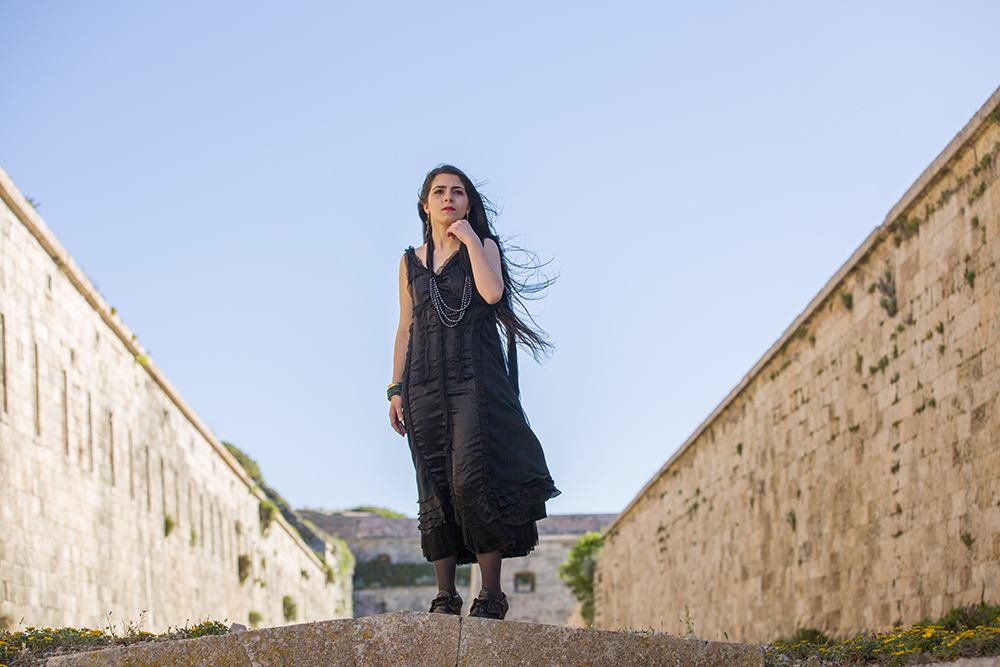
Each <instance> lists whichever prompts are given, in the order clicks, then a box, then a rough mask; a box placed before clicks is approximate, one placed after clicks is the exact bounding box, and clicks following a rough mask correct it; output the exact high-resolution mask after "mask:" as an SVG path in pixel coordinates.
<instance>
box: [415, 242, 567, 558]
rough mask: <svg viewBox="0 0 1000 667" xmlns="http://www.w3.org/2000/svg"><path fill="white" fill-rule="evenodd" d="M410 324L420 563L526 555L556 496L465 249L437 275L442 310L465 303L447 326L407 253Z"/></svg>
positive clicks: (420, 268)
mask: <svg viewBox="0 0 1000 667" xmlns="http://www.w3.org/2000/svg"><path fill="white" fill-rule="evenodd" d="M405 257H406V267H407V281H408V285H409V288H410V295H411V297H412V298H413V323H412V324H411V325H410V342H409V346H408V348H407V351H406V366H405V369H404V371H403V387H402V391H403V394H402V399H403V415H404V420H405V423H406V435H407V440H408V442H409V445H410V453H411V454H412V456H413V466H414V469H415V471H416V476H417V490H418V493H419V500H418V502H419V527H420V536H421V539H420V543H421V548H422V550H423V554H424V557H425V558H426V559H427V560H429V561H436V560H440V559H442V558H447V557H449V556H457V558H458V563H459V564H464V563H473V562H475V560H476V556H475V555H476V554H477V553H491V552H493V551H500V552H501V555H502V557H503V558H512V557H517V556H526V555H527V554H528V553H529V552H530V551H531V550H532V549H533V548H534V547H535V545H537V544H538V531H537V529H536V527H535V522H536V521H537V520H539V519H543V518H545V501H546V500H548V499H550V498H554V497H555V496H557V495H559V490H558V489H556V487H555V484H554V483H553V481H552V477H551V476H550V475H549V470H548V467H547V466H546V464H545V456H544V454H543V453H542V447H541V444H540V443H539V442H538V438H536V437H535V434H534V433H533V432H532V431H531V428H530V427H529V426H528V422H527V419H526V418H525V415H524V411H523V410H522V409H521V404H520V400H519V397H518V393H517V389H516V386H517V381H516V379H515V378H512V377H511V374H510V373H509V372H508V368H507V363H506V361H505V359H504V354H503V348H502V347H501V344H500V335H499V331H498V329H497V320H496V315H495V312H494V311H495V308H494V306H492V305H490V304H488V303H487V302H486V301H485V300H484V299H483V298H482V297H481V296H480V295H479V291H478V290H477V289H476V287H475V281H474V279H473V277H472V270H471V264H470V262H469V258H468V250H467V249H466V247H465V246H464V245H463V246H462V247H461V248H460V250H459V251H458V252H456V253H455V254H454V255H452V256H451V257H450V258H449V259H448V261H446V262H445V264H444V266H443V267H442V268H441V271H440V273H439V274H438V275H437V276H436V282H437V286H438V290H439V293H440V294H441V296H442V298H443V300H444V302H445V304H447V305H448V306H450V307H452V308H458V307H459V306H460V305H461V303H462V296H463V292H464V290H465V279H466V276H468V277H469V279H470V282H471V283H472V299H471V301H470V303H469V306H468V308H467V309H466V311H465V315H464V316H463V317H462V319H461V321H460V322H459V323H458V324H457V325H456V326H454V327H449V326H445V325H444V323H443V322H442V320H441V318H440V316H439V315H438V311H437V309H436V308H435V307H434V304H433V303H432V301H431V294H430V284H431V280H430V279H431V272H430V271H429V270H428V269H427V267H425V266H424V264H423V263H422V262H421V261H420V259H419V258H418V257H417V256H416V253H415V252H414V250H413V248H412V247H410V248H408V249H407V251H406V255H405Z"/></svg>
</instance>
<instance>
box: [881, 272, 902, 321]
mask: <svg viewBox="0 0 1000 667" xmlns="http://www.w3.org/2000/svg"><path fill="white" fill-rule="evenodd" d="M876 285H877V287H878V291H879V292H881V293H882V298H881V299H880V300H879V302H878V303H879V305H880V306H882V307H883V308H885V312H886V313H888V315H889V317H895V316H896V313H898V312H899V307H898V306H897V304H896V278H895V276H893V275H892V269H886V270H885V273H883V274H882V279H881V280H879V281H878V283H877V284H876Z"/></svg>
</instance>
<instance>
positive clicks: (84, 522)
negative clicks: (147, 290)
mask: <svg viewBox="0 0 1000 667" xmlns="http://www.w3.org/2000/svg"><path fill="white" fill-rule="evenodd" d="M0 199H2V200H3V204H2V205H0V623H2V624H4V625H8V626H13V625H16V624H17V623H19V622H20V621H21V619H23V623H24V624H25V625H35V626H66V625H70V626H76V627H80V626H88V627H102V626H104V625H106V623H107V622H108V620H109V618H110V620H111V622H113V623H114V624H115V625H116V626H118V625H119V624H121V623H123V622H136V621H138V620H139V618H140V616H141V614H143V612H145V624H144V627H145V629H149V630H163V629H165V628H166V627H167V626H168V625H184V624H185V623H188V622H198V621H200V620H203V619H206V618H211V619H216V620H222V619H227V618H228V619H229V620H230V621H239V622H242V623H247V622H248V620H249V619H250V617H251V616H254V617H255V618H257V617H258V616H259V618H260V623H261V624H262V625H281V624H285V623H286V622H287V621H290V620H292V618H287V619H286V612H287V611H291V608H290V606H289V605H288V604H284V602H285V601H286V596H287V602H290V603H292V604H294V606H295V614H294V618H295V619H297V620H298V621H305V620H318V619H329V618H335V617H343V616H350V615H351V598H350V578H351V572H350V571H349V563H350V562H351V561H350V559H349V555H346V554H343V555H342V554H338V553H335V552H332V551H328V552H327V553H326V554H325V555H326V557H327V562H328V563H330V566H331V567H330V569H329V570H330V572H329V574H330V576H329V579H332V581H333V583H332V584H331V583H328V581H327V580H328V576H327V569H325V568H324V564H323V562H321V560H320V559H319V558H318V557H317V555H316V554H315V553H314V552H313V551H312V550H311V549H310V548H308V547H307V546H306V544H305V543H304V542H303V540H302V538H301V537H300V536H299V534H298V533H297V532H296V531H295V530H294V529H293V528H291V527H290V526H289V525H288V523H287V522H286V521H285V520H284V519H283V518H282V517H281V515H280V513H277V512H273V513H272V514H273V515H274V516H273V519H272V520H271V522H270V525H269V526H267V527H265V525H264V524H265V523H266V521H265V522H262V520H261V516H262V514H261V509H260V506H261V501H262V500H263V499H264V498H265V496H264V494H263V493H262V492H261V491H260V489H259V488H257V486H256V484H254V483H253V481H252V480H251V479H250V478H249V477H248V476H247V475H246V473H245V472H244V471H243V469H242V468H241V467H240V465H239V464H238V463H237V462H236V460H235V459H234V458H233V457H232V455H230V454H229V452H227V451H226V449H225V448H224V447H223V446H222V445H221V444H220V443H219V441H218V440H217V439H216V438H215V436H214V435H212V433H211V432H210V431H209V430H208V429H207V428H206V426H205V425H204V423H203V422H202V421H201V420H200V419H199V418H198V417H197V415H196V414H195V413H194V412H193V411H192V410H191V409H190V407H189V406H187V404H186V403H185V402H184V400H183V399H182V398H181V397H180V395H179V394H178V393H177V392H176V391H175V390H174V389H173V388H172V387H171V386H170V384H169V382H168V381H167V380H166V378H165V377H164V376H163V374H162V373H161V372H160V371H159V370H158V369H157V368H156V366H155V364H153V362H152V361H151V360H149V359H148V356H147V354H146V353H145V351H144V350H143V349H142V347H141V346H140V345H139V344H138V343H137V342H136V341H135V339H134V337H133V336H132V335H131V333H130V332H129V331H128V329H127V328H126V327H125V325H124V324H123V323H122V321H121V319H120V318H119V317H118V316H117V315H116V314H115V312H114V310H113V309H111V308H110V307H108V305H107V304H106V303H105V302H104V300H103V299H102V298H101V297H100V295H99V294H98V293H97V291H96V290H95V289H94V288H93V286H92V285H91V284H90V282H89V281H88V280H87V278H86V277H85V276H84V275H83V273H82V272H81V271H80V269H79V268H78V267H77V266H76V264H75V263H74V262H73V260H72V259H71V258H70V257H69V256H68V254H67V253H66V252H65V250H63V249H62V247H61V246H60V245H59V243H58V241H57V240H56V239H55V237H54V236H53V235H52V234H51V233H50V232H49V231H48V229H47V228H46V227H45V224H44V222H42V220H41V218H39V217H38V215H37V214H36V213H35V211H34V209H33V208H32V207H31V206H30V205H29V204H28V203H27V202H26V201H25V200H24V198H23V197H22V196H21V194H20V193H19V192H18V191H17V189H16V187H14V185H13V183H11V181H10V179H9V178H8V177H7V175H6V173H4V172H3V171H2V170H0ZM269 516H270V515H269ZM344 566H347V568H348V569H346V570H345V569H344ZM341 570H344V571H341ZM109 614H110V616H109ZM288 616H289V617H290V616H292V614H288Z"/></svg>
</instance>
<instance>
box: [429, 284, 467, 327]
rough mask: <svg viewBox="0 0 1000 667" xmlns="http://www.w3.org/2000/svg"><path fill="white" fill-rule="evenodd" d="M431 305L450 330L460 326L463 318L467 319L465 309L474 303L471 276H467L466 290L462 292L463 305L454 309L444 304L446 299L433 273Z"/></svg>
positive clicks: (442, 322)
mask: <svg viewBox="0 0 1000 667" xmlns="http://www.w3.org/2000/svg"><path fill="white" fill-rule="evenodd" d="M431 303H433V304H434V308H435V310H437V314H438V317H440V318H441V324H443V325H445V326H446V327H448V328H449V329H453V328H455V327H456V326H458V323H459V322H461V321H462V318H463V317H465V309H466V308H468V307H469V304H470V303H472V281H471V280H470V279H469V276H465V288H464V289H463V290H462V305H461V306H459V307H458V308H452V307H451V306H449V305H448V304H447V303H445V302H444V297H442V296H441V290H439V289H438V284H437V278H436V277H435V276H434V274H433V273H432V274H431Z"/></svg>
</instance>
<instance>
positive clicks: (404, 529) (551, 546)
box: [299, 510, 615, 625]
mask: <svg viewBox="0 0 1000 667" xmlns="http://www.w3.org/2000/svg"><path fill="white" fill-rule="evenodd" d="M299 513H300V514H301V515H302V516H303V517H304V518H305V519H307V520H308V521H310V522H312V523H313V524H315V525H316V526H318V527H319V528H321V529H322V530H324V531H325V532H328V533H330V534H331V535H336V536H338V537H340V538H341V539H343V540H345V541H346V542H347V544H348V545H349V546H350V548H351V551H352V552H353V553H354V556H355V558H357V563H358V565H357V569H356V570H355V572H356V574H355V579H354V615H355V616H356V617H361V616H372V615H375V614H382V613H385V612H390V611H427V608H428V607H429V606H430V601H431V600H432V599H433V598H434V596H435V595H436V594H437V586H436V585H435V582H434V570H433V568H432V567H431V565H430V563H428V562H427V561H426V560H424V557H423V554H422V553H421V551H420V531H419V530H418V529H417V520H416V519H398V518H385V517H381V516H378V515H376V514H370V513H359V512H321V511H308V510H299ZM614 517H615V515H614V514H567V515H555V516H550V517H548V518H546V519H543V520H542V521H539V522H538V536H539V541H538V546H537V547H536V548H535V550H534V551H533V552H531V553H530V554H529V555H528V556H526V557H524V558H511V559H507V560H505V561H504V564H503V576H504V580H503V587H504V592H505V593H507V596H508V598H510V613H509V614H508V615H507V619H508V620H512V621H525V622H530V623H547V624H551V625H566V622H567V620H568V619H569V618H570V616H571V615H572V614H573V611H574V608H575V607H576V599H575V598H574V597H573V595H572V594H571V593H570V592H569V589H567V588H566V585H565V584H564V583H563V581H562V580H561V579H560V578H559V565H560V564H561V563H563V562H564V561H565V560H566V558H567V556H568V554H569V551H570V549H572V548H573V546H574V545H575V544H576V543H577V541H578V540H579V539H580V537H581V536H582V535H584V534H585V533H587V532H599V531H600V530H602V529H603V528H604V527H605V526H607V525H608V524H610V523H611V521H612V520H613V519H614ZM477 580H478V577H477V573H475V572H470V571H469V569H468V566H466V569H465V570H464V572H463V571H462V570H460V572H459V577H458V582H459V589H460V592H461V593H462V597H463V598H465V600H466V604H465V608H464V610H463V613H467V612H468V608H469V604H471V600H472V598H473V597H474V596H475V595H476V594H478V593H479V586H478V585H477V583H476V581H477Z"/></svg>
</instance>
